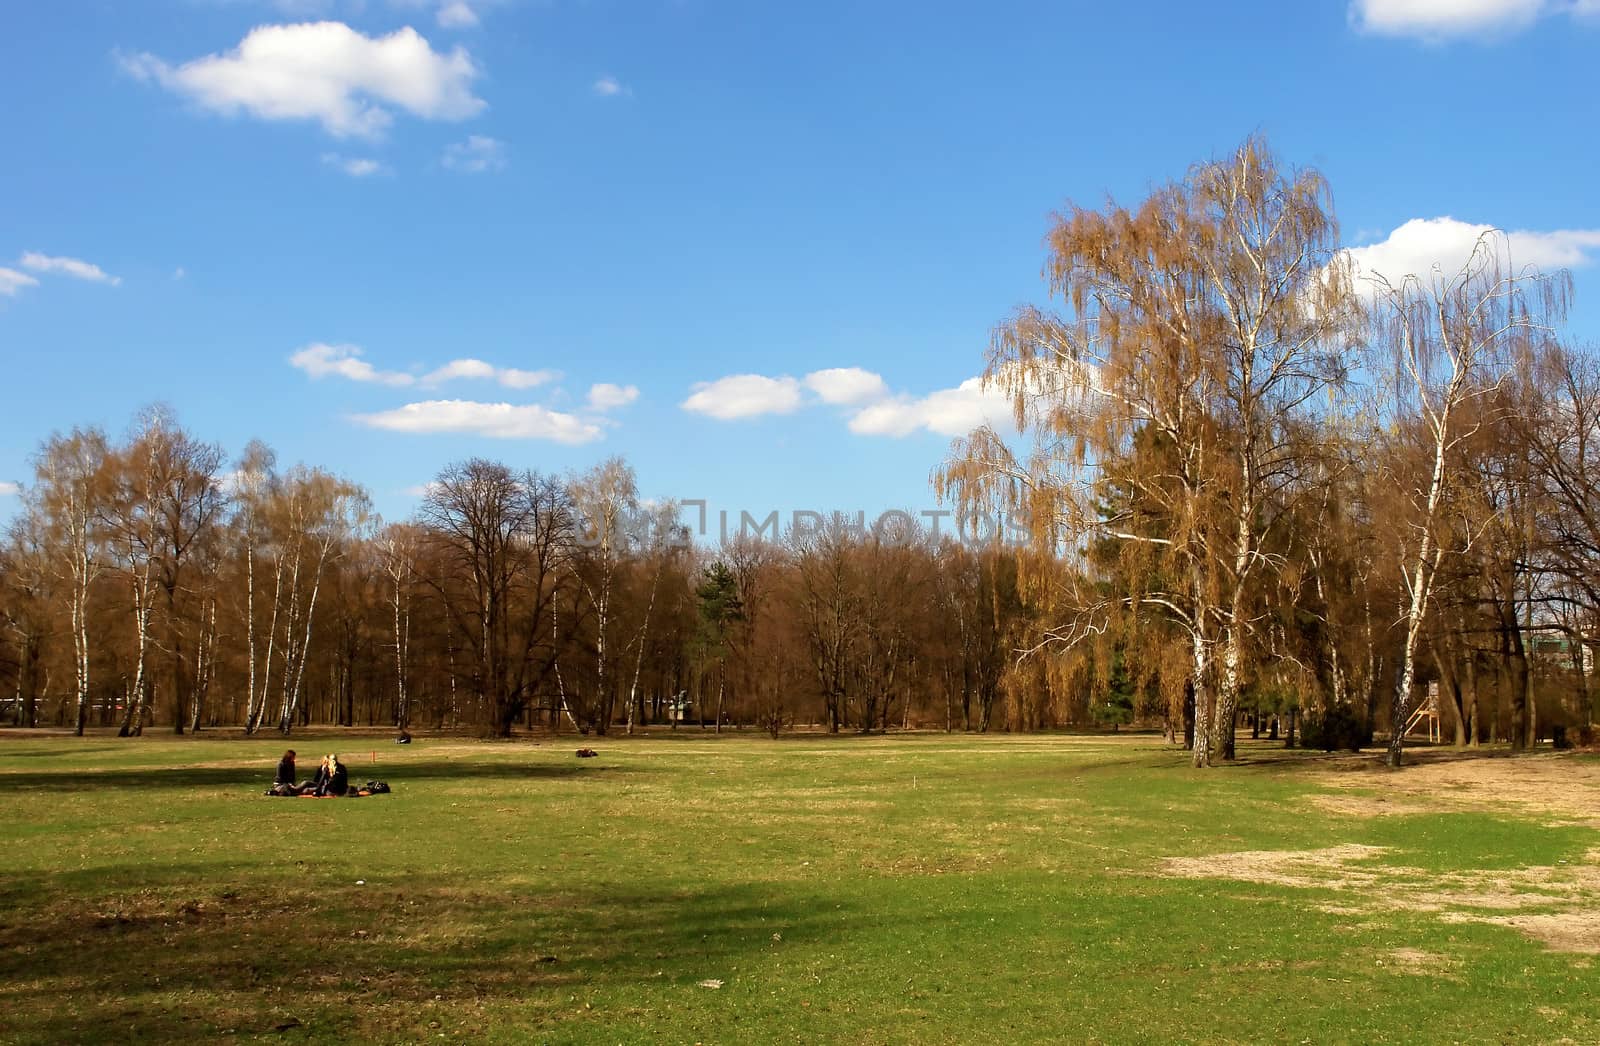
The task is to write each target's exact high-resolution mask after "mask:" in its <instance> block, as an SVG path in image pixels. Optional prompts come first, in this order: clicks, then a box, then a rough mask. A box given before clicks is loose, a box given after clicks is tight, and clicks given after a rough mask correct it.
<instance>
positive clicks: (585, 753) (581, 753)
mask: <svg viewBox="0 0 1600 1046" xmlns="http://www.w3.org/2000/svg"><path fill="white" fill-rule="evenodd" d="M599 754H600V753H599V752H596V751H595V750H594V749H592V748H580V749H578V758H579V759H593V758H594V757H595V756H597V755H599Z"/></svg>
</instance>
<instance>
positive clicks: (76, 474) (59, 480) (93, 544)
mask: <svg viewBox="0 0 1600 1046" xmlns="http://www.w3.org/2000/svg"><path fill="white" fill-rule="evenodd" d="M109 453H110V448H109V446H108V445H107V442H106V437H105V434H104V433H103V432H101V431H100V430H98V429H93V428H90V429H73V430H72V432H71V433H69V434H68V435H66V436H61V435H56V436H52V437H50V439H48V440H46V441H45V443H44V446H43V447H42V448H41V449H40V451H39V454H38V456H37V457H36V458H35V460H34V483H33V486H32V487H30V488H29V491H28V496H29V499H30V501H31V506H30V507H31V508H32V509H33V510H34V511H37V512H38V513H39V515H40V517H41V518H42V519H43V520H44V521H45V528H46V535H47V547H48V548H50V549H51V557H50V558H51V561H52V569H53V570H54V571H55V573H56V575H57V576H58V577H60V578H61V579H62V580H63V581H64V582H65V584H66V589H67V606H68V616H69V619H70V622H71V625H70V627H71V631H72V652H73V664H72V667H73V684H74V691H73V693H74V705H75V710H74V716H73V719H74V723H73V732H74V733H76V734H77V735H78V736H80V737H81V736H83V731H84V727H85V726H86V725H87V723H88V718H89V700H90V689H89V684H90V679H89V668H90V653H91V647H90V645H89V596H90V593H91V591H92V589H93V587H94V583H95V580H96V578H98V577H99V576H100V572H101V570H102V569H103V567H104V557H103V543H102V536H101V533H100V531H99V528H98V524H97V520H98V516H99V511H100V507H101V503H102V500H103V499H102V494H101V489H100V485H101V482H102V476H103V470H104V468H105V463H106V460H107V458H108V456H109Z"/></svg>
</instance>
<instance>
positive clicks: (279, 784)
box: [272, 748, 300, 795]
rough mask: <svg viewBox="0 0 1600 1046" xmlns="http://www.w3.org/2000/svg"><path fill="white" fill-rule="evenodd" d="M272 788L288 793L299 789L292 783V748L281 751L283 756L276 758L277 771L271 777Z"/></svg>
mask: <svg viewBox="0 0 1600 1046" xmlns="http://www.w3.org/2000/svg"><path fill="white" fill-rule="evenodd" d="M272 790H273V791H274V792H281V793H283V794H284V795H288V794H290V793H292V792H297V791H299V790H300V787H299V785H297V784H295V783H294V749H292V748H291V749H289V750H288V751H287V752H285V753H283V758H282V759H280V760H278V773H277V775H276V776H274V777H273V779H272Z"/></svg>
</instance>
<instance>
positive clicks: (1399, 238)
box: [1345, 217, 1600, 288]
mask: <svg viewBox="0 0 1600 1046" xmlns="http://www.w3.org/2000/svg"><path fill="white" fill-rule="evenodd" d="M1494 228H1495V227H1494V226H1492V225H1475V224H1473V223H1471V222H1463V221H1457V220H1456V219H1454V218H1450V217H1444V218H1413V219H1411V220H1410V221H1408V222H1406V223H1405V224H1404V225H1402V226H1400V227H1399V228H1398V229H1395V230H1394V231H1393V232H1391V233H1390V234H1389V235H1388V237H1387V238H1386V239H1384V240H1382V241H1380V242H1378V243H1374V244H1369V245H1367V246H1365V247H1353V248H1351V249H1349V250H1348V251H1346V252H1345V253H1346V256H1347V257H1349V259H1350V260H1351V261H1352V262H1354V263H1355V266H1356V270H1357V276H1358V280H1357V286H1358V287H1363V288H1370V282H1369V280H1370V277H1372V276H1383V277H1384V278H1385V279H1387V280H1388V281H1389V282H1390V283H1394V284H1399V282H1400V281H1401V280H1402V279H1404V278H1405V277H1406V276H1410V275H1415V276H1423V277H1426V276H1427V274H1428V273H1429V272H1431V271H1432V270H1433V269H1434V268H1435V267H1436V266H1437V267H1438V268H1439V269H1440V271H1442V272H1443V273H1444V274H1445V275H1447V276H1449V275H1453V274H1454V273H1456V272H1458V271H1459V270H1460V269H1461V267H1462V266H1464V265H1465V264H1466V263H1467V260H1468V259H1469V258H1470V257H1471V256H1472V250H1473V248H1474V247H1475V246H1476V245H1477V242H1478V240H1479V238H1480V237H1482V236H1483V235H1484V234H1485V233H1488V232H1492V231H1494ZM1497 247H1498V249H1500V250H1508V251H1509V255H1508V256H1507V257H1504V258H1502V259H1501V262H1502V264H1504V265H1506V266H1507V267H1508V268H1510V269H1512V270H1521V269H1522V268H1524V267H1527V266H1533V267H1535V268H1539V269H1545V270H1548V269H1560V268H1576V267H1578V266H1583V265H1588V264H1590V263H1591V262H1592V261H1593V260H1594V259H1595V256H1596V255H1597V254H1600V229H1558V230H1555V231H1552V232H1533V231H1528V230H1523V231H1517V232H1509V233H1506V234H1505V238H1504V239H1503V240H1501V241H1500V242H1499V244H1498V245H1497ZM1362 277H1366V278H1365V279H1363V278H1362Z"/></svg>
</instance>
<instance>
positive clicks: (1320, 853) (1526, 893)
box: [1161, 843, 1600, 953]
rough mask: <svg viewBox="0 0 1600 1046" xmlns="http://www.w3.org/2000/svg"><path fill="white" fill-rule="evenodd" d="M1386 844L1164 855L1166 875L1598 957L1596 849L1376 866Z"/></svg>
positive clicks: (1599, 868) (1599, 863)
mask: <svg viewBox="0 0 1600 1046" xmlns="http://www.w3.org/2000/svg"><path fill="white" fill-rule="evenodd" d="M1389 852H1390V851H1389V850H1388V848H1386V847H1380V846H1366V845H1362V844H1359V843H1345V844H1342V845H1339V846H1330V847H1326V848H1323V849H1318V850H1246V851H1241V852H1238V853H1223V854H1211V855H1209V856H1205V857H1168V858H1165V859H1163V861H1162V863H1161V871H1162V873H1163V874H1165V875H1169V876H1174V877H1179V878H1185V879H1230V880H1234V881H1237V882H1249V883H1265V884H1270V885H1274V886H1286V887H1290V888H1293V889H1319V890H1332V891H1336V892H1338V893H1341V894H1349V895H1351V896H1350V897H1348V898H1343V899H1341V900H1340V901H1338V902H1335V903H1329V904H1321V905H1318V906H1317V907H1318V908H1319V910H1321V911H1325V912H1328V913H1329V914H1334V915H1343V916H1356V915H1365V914H1371V913H1373V912H1379V911H1384V910H1390V911H1396V910H1398V911H1418V912H1436V913H1439V915H1440V917H1441V918H1442V919H1444V920H1445V921H1447V922H1477V923H1487V924H1491V925H1496V926H1510V927H1512V928H1514V929H1516V930H1518V931H1519V932H1521V933H1522V934H1524V935H1525V936H1527V937H1530V938H1533V939H1534V940H1537V941H1539V942H1541V943H1543V944H1544V945H1545V946H1546V947H1549V948H1552V949H1555V950H1556V951H1564V952H1579V953H1600V849H1596V850H1591V851H1589V852H1588V853H1587V854H1585V855H1584V858H1583V860H1581V861H1579V862H1575V863H1572V864H1564V865H1532V866H1528V867H1524V868H1511V869H1496V870H1482V871H1470V872H1435V871H1429V870H1428V869H1425V868H1413V867H1406V866H1403V865H1393V864H1384V863H1381V861H1380V859H1381V858H1382V857H1383V856H1384V855H1385V854H1387V853H1389Z"/></svg>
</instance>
